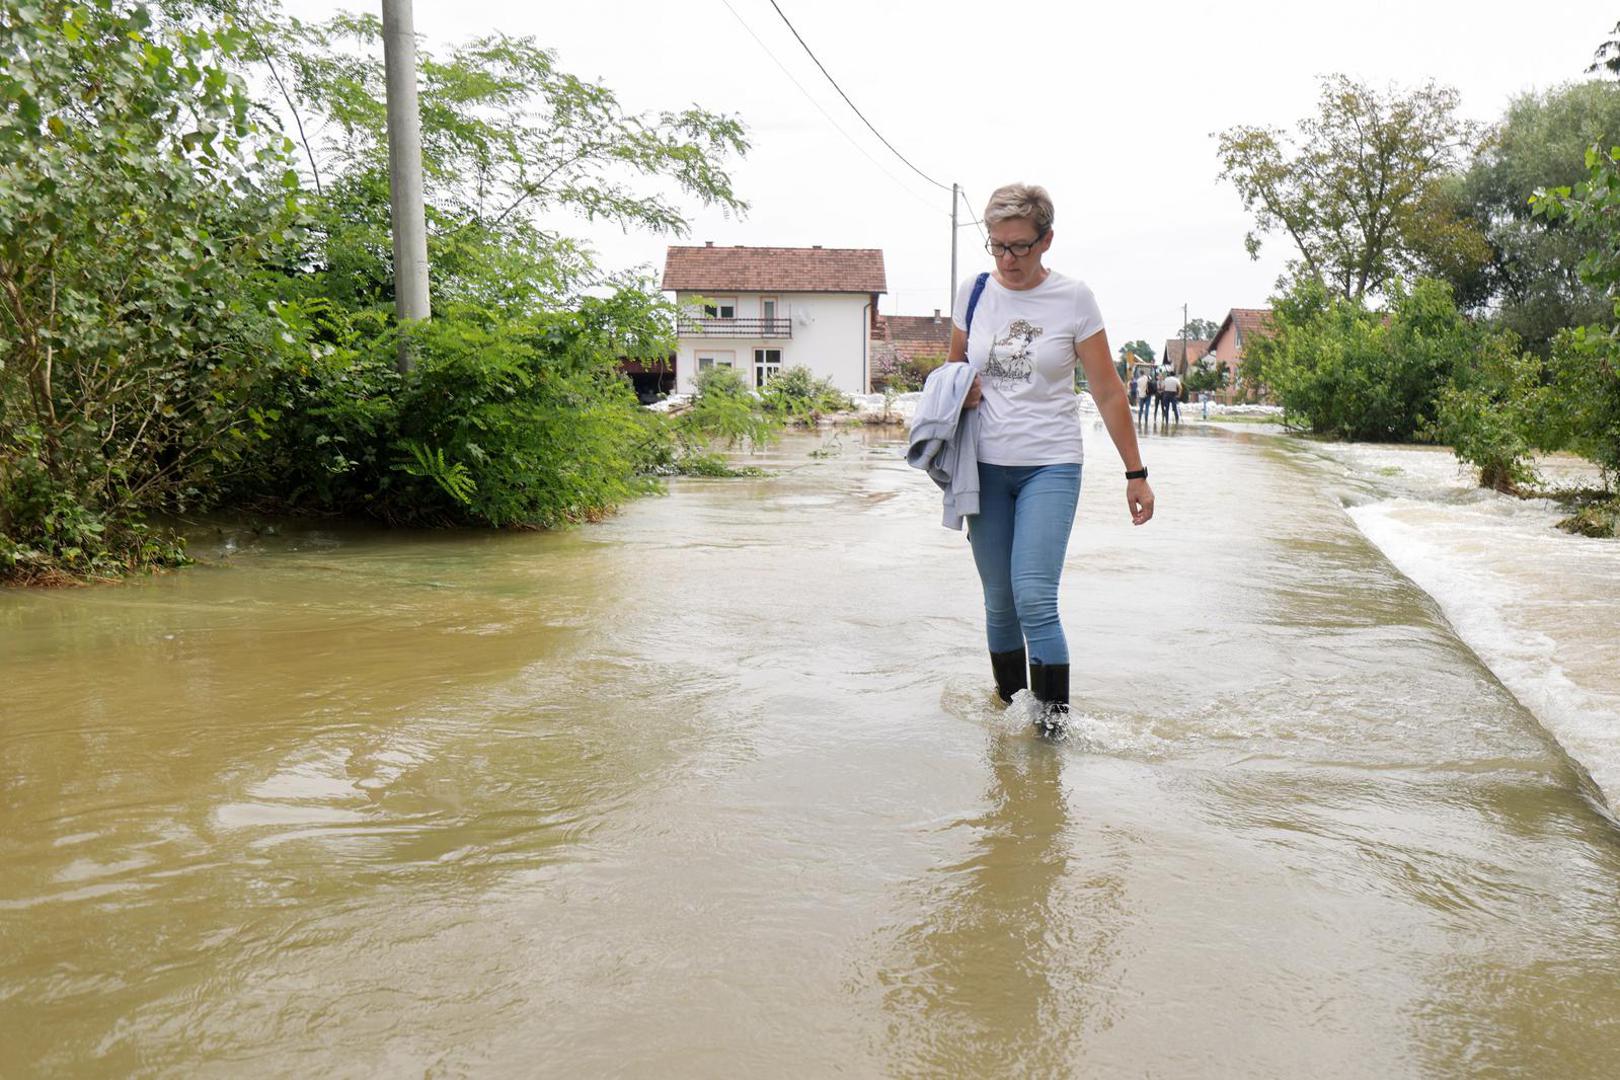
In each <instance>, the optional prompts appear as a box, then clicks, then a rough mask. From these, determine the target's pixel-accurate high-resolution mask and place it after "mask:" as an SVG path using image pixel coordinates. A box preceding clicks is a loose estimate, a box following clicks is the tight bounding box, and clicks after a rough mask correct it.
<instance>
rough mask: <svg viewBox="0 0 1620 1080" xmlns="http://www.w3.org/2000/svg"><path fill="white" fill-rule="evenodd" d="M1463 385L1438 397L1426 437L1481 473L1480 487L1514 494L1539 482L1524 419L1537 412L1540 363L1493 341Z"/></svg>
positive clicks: (1506, 342) (1503, 341)
mask: <svg viewBox="0 0 1620 1080" xmlns="http://www.w3.org/2000/svg"><path fill="white" fill-rule="evenodd" d="M1490 344H1491V346H1492V347H1490V348H1487V349H1486V350H1485V352H1484V353H1483V355H1482V356H1481V357H1480V358H1479V363H1478V364H1476V365H1475V366H1474V367H1472V368H1471V369H1469V370H1468V371H1466V372H1464V373H1463V374H1462V377H1461V384H1459V385H1452V386H1448V387H1446V388H1445V389H1443V390H1442V391H1441V393H1440V401H1439V409H1438V413H1437V417H1436V420H1435V423H1434V425H1433V427H1432V429H1431V431H1430V432H1429V434H1430V435H1431V436H1432V437H1433V438H1435V439H1436V440H1437V441H1439V442H1443V443H1447V444H1449V445H1450V446H1451V448H1452V451H1453V452H1454V453H1455V454H1456V455H1457V458H1458V460H1460V461H1465V462H1467V463H1469V464H1471V465H1473V466H1474V467H1475V468H1476V469H1477V470H1478V471H1479V482H1480V484H1481V485H1482V486H1484V487H1489V488H1495V489H1496V490H1497V491H1504V492H1514V491H1518V490H1520V489H1522V488H1525V487H1527V486H1529V485H1531V484H1533V483H1535V482H1536V481H1537V475H1536V471H1535V469H1534V468H1532V467H1531V465H1530V463H1529V459H1530V454H1531V451H1532V450H1533V449H1534V447H1533V446H1532V445H1531V440H1530V438H1529V437H1528V436H1527V434H1526V426H1527V423H1526V419H1527V417H1528V416H1529V415H1530V414H1531V413H1532V412H1533V411H1534V410H1535V409H1536V408H1537V407H1538V404H1539V397H1540V392H1541V384H1540V376H1541V367H1542V365H1541V363H1540V361H1538V360H1537V359H1536V357H1535V356H1533V355H1531V354H1527V353H1522V352H1519V351H1518V350H1517V349H1516V348H1514V347H1512V343H1511V342H1510V341H1509V340H1508V339H1507V338H1505V337H1501V338H1494V339H1492V340H1491V342H1490Z"/></svg>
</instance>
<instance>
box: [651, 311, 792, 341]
mask: <svg viewBox="0 0 1620 1080" xmlns="http://www.w3.org/2000/svg"><path fill="white" fill-rule="evenodd" d="M676 333H678V334H680V336H681V337H729V338H790V337H792V336H793V320H792V319H721V318H718V317H713V316H698V317H693V316H690V315H683V316H681V318H680V319H679V320H677V324H676Z"/></svg>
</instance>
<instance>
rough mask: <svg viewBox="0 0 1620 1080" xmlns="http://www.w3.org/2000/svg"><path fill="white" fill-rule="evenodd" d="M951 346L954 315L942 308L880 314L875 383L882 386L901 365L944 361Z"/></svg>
mask: <svg viewBox="0 0 1620 1080" xmlns="http://www.w3.org/2000/svg"><path fill="white" fill-rule="evenodd" d="M950 349H951V317H950V316H949V315H942V314H940V310H939V308H935V309H934V314H933V315H932V316H929V315H879V316H878V318H877V325H875V326H874V327H873V328H872V343H871V345H870V347H869V349H868V355H869V356H870V357H871V364H870V367H871V373H872V374H871V382H872V385H873V386H874V387H879V388H881V387H882V386H883V385H885V384H886V383H887V382H888V377H889V375H890V374H891V373H892V372H893V371H894V369H895V368H897V367H899V366H900V365H901V364H914V363H916V362H917V361H919V360H928V359H940V360H943V359H944V358H945V357H946V355H947V354H949V352H950Z"/></svg>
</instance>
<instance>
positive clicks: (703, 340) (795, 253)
mask: <svg viewBox="0 0 1620 1080" xmlns="http://www.w3.org/2000/svg"><path fill="white" fill-rule="evenodd" d="M663 288H664V291H665V292H673V293H674V294H675V304H676V306H677V308H679V310H680V318H679V321H678V325H677V327H676V333H677V341H676V348H675V389H676V391H677V392H678V393H683V394H685V393H690V392H691V391H692V381H693V380H694V379H695V378H696V377H697V374H698V372H700V371H703V370H704V369H706V368H711V367H731V368H735V369H736V370H737V372H738V373H739V374H741V375H742V376H743V378H744V379H746V380H747V382H748V385H750V386H753V387H756V388H757V387H761V386H764V385H765V383H766V382H767V381H769V380H770V379H771V378H772V377H773V376H775V375H776V374H777V373H778V372H780V371H782V370H783V369H784V368H788V367H794V366H796V365H803V366H804V367H807V368H809V369H810V371H811V372H812V373H813V374H814V375H815V376H816V378H818V379H821V378H826V379H831V380H832V382H833V385H834V386H836V387H838V389H840V390H842V391H844V392H845V393H848V394H864V393H868V392H869V391H870V389H871V380H872V373H871V351H870V342H871V339H872V337H873V332H874V330H875V329H876V327H877V325H878V323H877V306H878V297H879V296H881V295H883V294H884V293H885V292H887V291H888V286H887V284H886V282H885V280H884V274H883V252H881V251H879V250H878V249H876V248H824V247H821V246H819V245H818V246H815V247H807V248H782V247H746V246H744V245H741V244H738V245H736V246H734V247H716V246H715V245H714V244H713V243H708V244H704V245H703V246H702V247H696V246H672V247H670V249H669V251H668V252H667V253H666V255H665V257H664V281H663Z"/></svg>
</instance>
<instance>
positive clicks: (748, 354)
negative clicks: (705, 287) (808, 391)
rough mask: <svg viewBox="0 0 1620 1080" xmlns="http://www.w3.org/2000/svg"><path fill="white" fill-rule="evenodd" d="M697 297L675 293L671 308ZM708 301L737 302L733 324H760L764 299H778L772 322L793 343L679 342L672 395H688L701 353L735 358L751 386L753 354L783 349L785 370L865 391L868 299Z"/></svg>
mask: <svg viewBox="0 0 1620 1080" xmlns="http://www.w3.org/2000/svg"><path fill="white" fill-rule="evenodd" d="M698 295H699V294H697V293H676V294H675V302H676V304H677V305H678V306H680V307H681V308H682V309H683V310H684V309H685V308H686V307H688V306H689V305H694V304H696V302H697V297H698ZM701 295H702V296H704V297H706V298H708V299H711V300H712V299H717V298H721V297H725V298H731V297H735V298H736V300H737V312H736V315H737V318H739V319H758V318H763V315H762V314H761V312H760V299H761V298H762V297H775V298H776V317H777V318H778V319H781V318H786V319H788V320H789V321H790V322H791V324H792V327H793V336H792V337H773V338H746V337H700V336H695V335H694V336H682V337H681V338H680V339H679V341H678V342H677V345H676V350H675V390H676V392H677V393H682V394H689V393H691V392H692V381H693V379H695V378H696V377H697V358H698V355H699V354H700V353H703V354H708V353H710V352H719V353H727V352H730V353H734V354H735V356H736V367H737V371H738V372H739V373H740V374H741V375H742V376H743V377H744V378H745V379H746V380H747V381H748V385H750V386H752V385H753V384H754V350H755V349H781V350H782V367H783V369H784V370H786V369H787V368H790V367H794V366H797V365H803V366H804V367H807V368H809V369H810V371H811V372H812V373H813V374H814V375H815V377H816V378H818V379H824V378H830V379H832V382H833V385H834V386H836V387H838V389H840V390H842V391H844V392H845V393H846V394H864V393H866V391H867V370H866V363H867V356H866V349H867V343H868V340H869V337H870V332H871V318H872V312H871V308H870V306H869V305H871V303H872V297H871V294H869V293H792V292H780V293H733V292H707V293H703V294H701Z"/></svg>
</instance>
